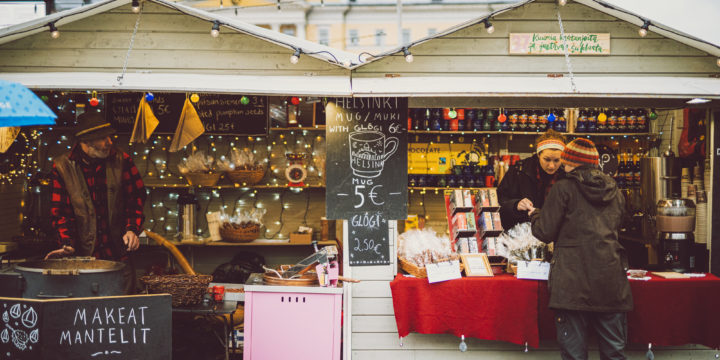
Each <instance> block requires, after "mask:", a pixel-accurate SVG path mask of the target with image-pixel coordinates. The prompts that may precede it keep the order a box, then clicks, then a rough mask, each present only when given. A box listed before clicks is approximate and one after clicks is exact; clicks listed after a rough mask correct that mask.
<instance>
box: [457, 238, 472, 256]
mask: <svg viewBox="0 0 720 360" xmlns="http://www.w3.org/2000/svg"><path fill="white" fill-rule="evenodd" d="M457 252H458V253H460V254H468V253H470V243H469V242H468V238H460V239H458V242H457Z"/></svg>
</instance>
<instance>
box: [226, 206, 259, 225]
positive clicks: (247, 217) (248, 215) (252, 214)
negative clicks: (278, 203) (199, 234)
mask: <svg viewBox="0 0 720 360" xmlns="http://www.w3.org/2000/svg"><path fill="white" fill-rule="evenodd" d="M265 212H266V210H265V209H252V210H238V211H237V212H236V213H235V215H233V216H229V215H226V214H221V215H220V220H221V224H220V226H221V227H226V226H232V227H233V228H235V229H237V228H245V227H248V226H262V225H263V223H262V218H263V216H265Z"/></svg>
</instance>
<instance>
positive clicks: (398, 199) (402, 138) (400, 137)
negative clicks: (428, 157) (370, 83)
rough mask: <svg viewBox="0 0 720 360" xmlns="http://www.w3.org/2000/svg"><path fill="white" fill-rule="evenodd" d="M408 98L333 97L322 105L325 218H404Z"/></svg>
mask: <svg viewBox="0 0 720 360" xmlns="http://www.w3.org/2000/svg"><path fill="white" fill-rule="evenodd" d="M407 103H408V100H407V98H388V97H383V98H335V99H332V100H330V101H328V103H327V105H326V110H325V113H326V116H327V126H326V130H325V131H326V136H327V160H326V161H327V189H326V193H325V194H326V195H325V200H326V201H325V203H326V210H327V218H328V219H349V218H350V216H352V215H353V214H355V213H358V212H365V211H367V212H383V213H384V216H385V219H388V220H401V219H403V220H404V219H405V218H406V217H407Z"/></svg>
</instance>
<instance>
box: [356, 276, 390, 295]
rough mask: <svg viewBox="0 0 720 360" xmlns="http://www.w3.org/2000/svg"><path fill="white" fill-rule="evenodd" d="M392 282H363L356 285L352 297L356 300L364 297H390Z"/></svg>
mask: <svg viewBox="0 0 720 360" xmlns="http://www.w3.org/2000/svg"><path fill="white" fill-rule="evenodd" d="M390 281H391V280H379V281H375V280H362V281H361V282H359V283H357V284H354V286H353V291H352V295H353V297H354V298H363V297H390V296H391V295H392V294H391V293H390Z"/></svg>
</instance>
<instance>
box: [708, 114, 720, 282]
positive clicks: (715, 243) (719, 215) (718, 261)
mask: <svg viewBox="0 0 720 360" xmlns="http://www.w3.org/2000/svg"><path fill="white" fill-rule="evenodd" d="M718 120H720V110H715V111H713V114H712V121H711V122H710V132H711V136H710V139H711V147H710V150H711V152H712V162H711V165H710V171H711V173H710V175H711V176H710V177H711V179H712V199H711V205H710V211H711V214H712V223H711V227H710V231H711V234H712V236H711V237H710V272H712V273H713V274H714V275H716V276H720V212H718V211H717V210H716V209H720V176H718V175H719V174H718V167H720V126H718V124H717V121H718Z"/></svg>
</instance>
